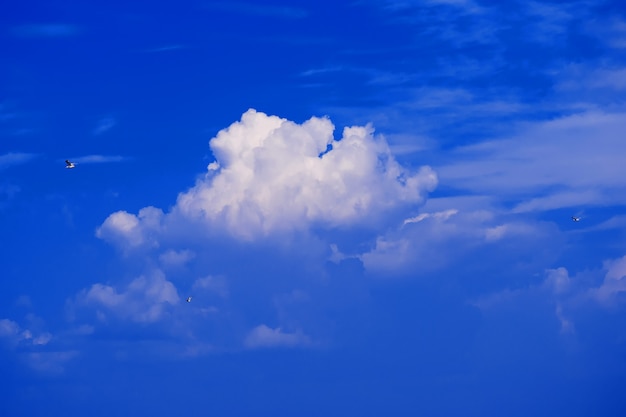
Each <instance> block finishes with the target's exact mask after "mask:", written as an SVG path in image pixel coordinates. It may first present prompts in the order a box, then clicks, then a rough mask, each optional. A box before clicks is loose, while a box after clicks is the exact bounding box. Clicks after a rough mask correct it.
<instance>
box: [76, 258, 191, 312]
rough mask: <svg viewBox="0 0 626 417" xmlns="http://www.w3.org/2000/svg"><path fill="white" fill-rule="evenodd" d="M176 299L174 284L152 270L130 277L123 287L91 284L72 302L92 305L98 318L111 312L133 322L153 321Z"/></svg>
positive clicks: (80, 304) (78, 305)
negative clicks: (148, 272) (147, 273)
mask: <svg viewBox="0 0 626 417" xmlns="http://www.w3.org/2000/svg"><path fill="white" fill-rule="evenodd" d="M179 301H180V298H179V296H178V292H177V291H176V287H174V284H172V283H171V282H170V281H168V280H167V279H166V277H165V275H164V274H163V273H162V272H161V271H159V270H156V271H154V272H152V273H151V274H149V275H142V276H140V277H138V278H136V279H134V280H133V281H131V282H130V283H129V284H128V285H127V286H126V288H124V289H123V290H118V289H117V288H115V287H113V286H110V285H105V284H100V283H97V284H93V285H92V286H91V287H90V288H89V289H84V290H82V291H81V292H80V293H79V294H78V295H77V296H76V299H75V301H74V306H76V307H81V308H89V309H94V310H95V311H96V314H97V316H98V318H99V319H100V320H102V321H106V320H107V318H108V317H110V316H113V317H117V318H121V319H130V320H132V321H134V322H137V323H153V322H156V321H158V320H160V319H161V318H162V317H164V316H165V314H166V313H167V308H168V306H171V305H175V304H177V303H178V302H179Z"/></svg>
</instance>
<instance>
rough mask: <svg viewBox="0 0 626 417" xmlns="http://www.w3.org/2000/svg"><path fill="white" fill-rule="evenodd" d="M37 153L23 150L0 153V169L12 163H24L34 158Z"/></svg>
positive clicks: (12, 164)
mask: <svg viewBox="0 0 626 417" xmlns="http://www.w3.org/2000/svg"><path fill="white" fill-rule="evenodd" d="M36 156H37V154H34V153H25V152H9V153H5V154H4V155H0V170H2V169H6V168H9V167H11V166H14V165H20V164H25V163H27V162H29V161H31V160H32V159H33V158H35V157H36Z"/></svg>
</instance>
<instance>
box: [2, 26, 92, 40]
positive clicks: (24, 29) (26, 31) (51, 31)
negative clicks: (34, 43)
mask: <svg viewBox="0 0 626 417" xmlns="http://www.w3.org/2000/svg"><path fill="white" fill-rule="evenodd" d="M11 32H12V33H13V34H14V35H16V36H19V37H23V38H66V37H70V36H74V35H77V34H78V33H79V32H80V28H79V27H78V26H76V25H70V24H66V23H38V24H26V25H20V26H15V27H13V28H12V30H11Z"/></svg>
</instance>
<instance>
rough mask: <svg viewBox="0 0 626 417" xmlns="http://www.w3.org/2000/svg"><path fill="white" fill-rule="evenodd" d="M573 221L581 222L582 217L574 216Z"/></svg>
mask: <svg viewBox="0 0 626 417" xmlns="http://www.w3.org/2000/svg"><path fill="white" fill-rule="evenodd" d="M572 221H574V222H579V221H580V217H576V216H572Z"/></svg>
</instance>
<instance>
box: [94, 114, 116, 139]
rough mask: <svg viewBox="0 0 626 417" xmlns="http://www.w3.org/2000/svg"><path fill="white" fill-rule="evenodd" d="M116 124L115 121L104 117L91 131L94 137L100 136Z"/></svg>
mask: <svg viewBox="0 0 626 417" xmlns="http://www.w3.org/2000/svg"><path fill="white" fill-rule="evenodd" d="M116 124H117V121H116V120H115V119H114V118H112V117H105V118H103V119H100V120H99V121H98V124H97V126H96V127H95V129H94V130H93V134H94V135H96V136H97V135H101V134H103V133H105V132H107V131H109V130H111V129H112V128H113V127H114V126H115V125H116Z"/></svg>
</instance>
